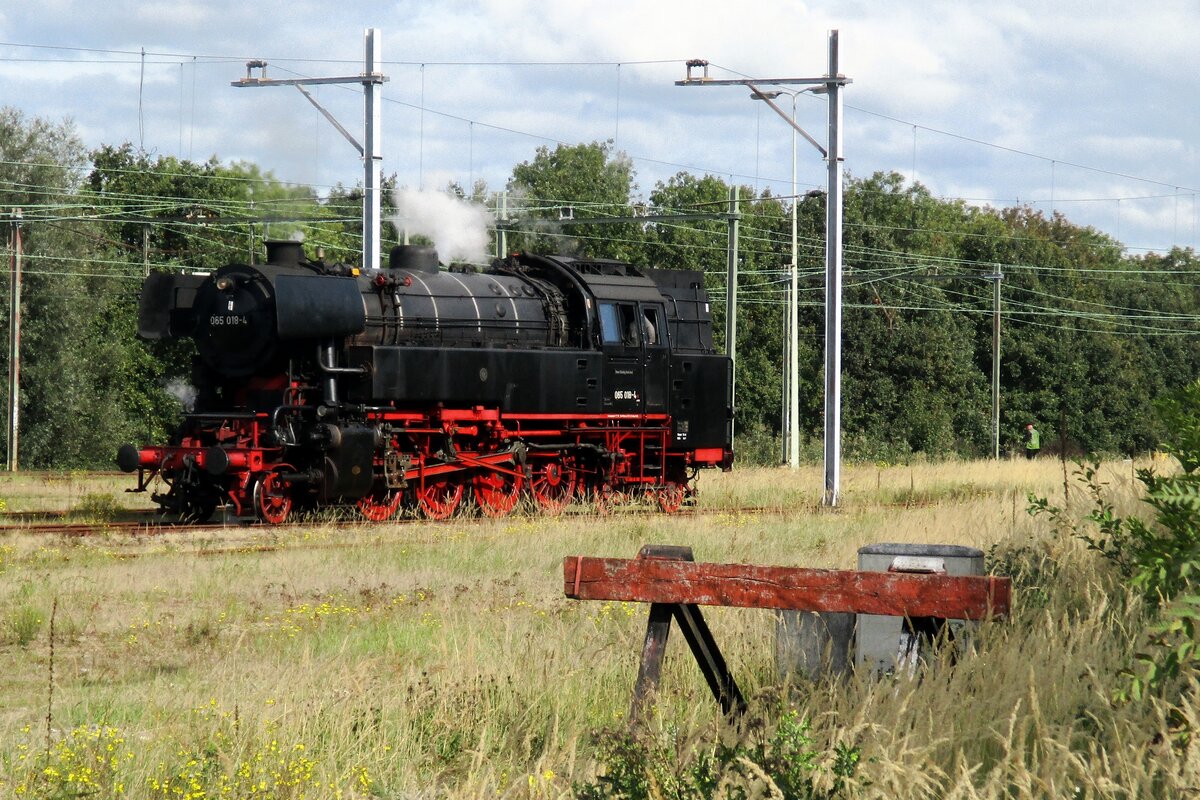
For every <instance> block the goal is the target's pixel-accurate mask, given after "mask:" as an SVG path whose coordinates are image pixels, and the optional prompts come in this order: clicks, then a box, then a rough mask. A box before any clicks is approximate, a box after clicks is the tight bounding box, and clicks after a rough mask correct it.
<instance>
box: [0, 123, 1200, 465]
mask: <svg viewBox="0 0 1200 800" xmlns="http://www.w3.org/2000/svg"><path fill="white" fill-rule="evenodd" d="M635 181H636V174H635V172H634V169H633V166H632V163H631V162H630V160H629V159H628V158H627V157H625V156H624V155H623V154H621V153H618V152H615V151H614V150H613V149H612V147H611V145H610V144H609V143H603V142H593V143H584V144H579V145H574V146H567V145H561V146H558V147H555V148H549V147H541V148H538V149H537V151H536V152H535V153H534V154H533V155H532V157H531V158H530V159H529V160H528V161H525V162H522V163H520V164H517V165H514V167H513V170H512V174H511V177H510V178H509V179H508V180H507V182H506V185H505V186H504V187H503V193H504V197H505V200H504V204H505V207H506V208H507V210H508V216H509V217H510V218H511V219H510V221H509V222H508V223H507V229H508V230H507V238H506V242H505V244H506V246H507V247H508V249H509V250H516V249H529V250H535V251H539V252H566V253H574V254H584V255H590V256H595V257H611V258H621V259H627V260H630V261H633V262H635V263H639V264H643V265H646V266H658V267H669V268H689V269H699V270H702V271H703V272H704V273H705V276H706V282H707V285H708V288H709V291H710V294H711V296H712V300H713V304H712V305H713V310H714V313H715V315H716V332H717V339H718V342H719V345H720V346H721V347H724V346H725V342H724V341H723V339H724V319H725V313H726V309H725V302H724V298H725V283H726V242H727V230H728V226H727V222H726V221H725V220H724V219H720V218H713V219H706V220H700V221H687V222H682V221H681V222H673V221H661V220H660V221H653V222H651V221H646V220H645V219H644V215H638V216H635V209H636V210H643V211H646V212H649V213H652V214H672V213H686V214H689V215H696V214H699V213H713V214H721V213H724V212H726V211H728V200H729V196H730V190H731V188H732V187H731V186H730V185H729V184H728V183H727V182H725V181H723V180H721V179H719V178H716V177H713V176H711V175H703V176H698V175H692V174H689V173H679V174H677V175H675V176H673V177H671V178H670V179H668V180H665V181H661V182H658V183H657V184H656V185H655V186H654V187H653V188H652V189H650V190H649V191H648V192H647V193H645V194H642V193H641V192H640V190H639V188H638V186H637V185H636V183H635ZM386 185H387V187H388V188H394V187H395V185H396V182H395V178H394V177H393V178H391V179H390V180H388V181H387V182H386ZM737 188H738V191H739V193H740V196H741V198H742V202H741V204H740V209H739V210H740V222H739V225H740V237H739V256H738V264H737V268H738V273H739V294H738V298H739V300H738V341H737V343H736V345H737V356H738V395H737V410H736V422H737V429H738V430H739V432H740V435H739V440H738V442H737V449H738V451H739V457H740V458H742V459H744V460H749V461H756V462H760V463H776V462H778V460H779V455H780V454H779V444H778V442H779V436H780V429H781V405H782V402H781V401H782V390H783V364H784V361H785V358H784V347H785V338H786V337H785V333H784V320H785V317H786V306H787V286H788V277H787V276H788V271H789V265H790V259H791V255H790V254H791V221H790V215H791V213H792V203H793V202H795V203H797V204H798V205H797V206H796V212H797V217H798V226H799V227H798V230H799V234H798V240H799V243H800V249H799V271H800V274H801V279H800V291H799V315H800V323H799V331H798V335H799V345H798V354H799V358H800V363H801V370H800V372H801V374H800V395H801V407H800V414H799V420H800V423H801V429H802V431H803V435H804V437H805V438H806V440H807V442H808V448H807V451H808V452H811V453H812V454H813V455H814V457H816V456H817V454H819V452H820V437H821V432H822V428H823V425H822V387H823V381H824V379H823V374H822V370H823V361H824V357H823V348H824V341H823V339H824V311H823V302H822V297H823V291H824V278H823V262H824V255H823V250H824V242H823V230H824V213H825V209H824V198H823V197H820V196H817V197H801V198H797V199H793V198H789V197H776V196H772V195H771V194H770V193H769V192H757V193H756V192H755V191H754V189H753V187H748V186H740V187H737ZM446 191H447V192H448V193H449V194H452V195H455V196H457V197H459V198H460V199H461V200H462V201H463V202H469V203H475V204H478V205H481V206H485V207H487V208H489V209H490V210H492V211H493V212H495V211H496V210H497V208H496V206H497V204H498V203H499V202H500V201H499V199H498V198H499V196H500V193H499V192H496V191H491V190H489V187H487V186H486V185H485V184H483V183H481V182H479V183H476V185H474V186H472V187H470V188H469V190H468V189H464V188H463V187H461V186H457V185H451V186H449V187H446ZM845 198H846V199H845V278H844V289H845V292H844V304H845V306H844V312H843V384H842V385H843V389H842V391H843V412H842V414H843V429H844V435H845V452H846V455H847V457H848V458H852V459H856V458H861V459H888V460H902V459H905V458H908V457H911V456H912V455H914V454H924V455H926V456H928V457H932V458H942V457H949V456H955V455H957V456H963V457H975V456H983V455H987V454H988V453H989V452H990V447H991V445H990V442H991V374H992V372H991V369H992V368H991V359H992V312H991V302H992V301H991V297H992V283H991V282H990V281H989V280H988V279H985V278H984V276H985V275H987V274H991V273H993V272H995V271H996V270H1001V271H1002V272H1003V275H1004V278H1003V281H1002V284H1001V287H1002V300H1003V302H1002V317H1003V337H1002V358H1001V364H1000V371H1001V389H1000V391H1001V429H1002V443H1003V447H1005V448H1006V449H1008V448H1013V447H1015V446H1016V443H1017V441H1018V438H1019V433H1020V428H1021V427H1023V426H1024V424H1025V423H1026V422H1034V423H1035V424H1037V425H1038V427H1039V428H1040V429H1041V430H1042V431H1043V440H1044V443H1045V444H1046V445H1047V446H1046V448H1045V449H1046V450H1048V451H1054V450H1056V449H1057V448H1066V449H1067V450H1069V451H1071V452H1089V451H1090V452H1109V453H1114V454H1115V453H1135V452H1139V451H1145V450H1148V449H1151V448H1153V447H1156V446H1157V445H1158V443H1159V441H1160V438H1161V434H1160V427H1159V422H1158V420H1157V418H1156V417H1155V415H1154V413H1153V411H1152V406H1151V403H1150V402H1149V400H1151V399H1153V398H1155V397H1158V396H1161V395H1165V394H1167V393H1168V392H1170V391H1172V390H1175V389H1178V388H1179V387H1182V386H1184V385H1186V384H1188V383H1189V382H1190V381H1192V380H1194V379H1195V378H1196V377H1197V376H1198V374H1200V372H1198V369H1197V367H1198V366H1200V344H1198V338H1197V333H1198V332H1200V325H1198V322H1200V302H1198V300H1200V294H1198V291H1200V288H1198V287H1200V284H1198V283H1197V281H1196V280H1195V278H1194V276H1195V275H1196V274H1197V270H1198V264H1197V259H1196V256H1195V253H1194V252H1193V251H1192V250H1190V249H1187V250H1184V249H1176V250H1172V251H1171V252H1170V253H1167V254H1165V255H1163V254H1158V255H1155V254H1151V255H1145V256H1140V257H1134V256H1130V255H1128V254H1126V253H1125V252H1124V250H1123V248H1122V247H1121V245H1120V244H1119V243H1118V242H1116V241H1114V240H1113V239H1112V238H1110V237H1108V236H1107V235H1105V234H1103V233H1101V232H1098V231H1096V230H1093V229H1090V228H1084V227H1080V226H1076V225H1073V224H1072V223H1071V222H1070V221H1069V220H1067V219H1065V218H1063V217H1062V216H1059V215H1054V216H1052V217H1046V216H1045V215H1043V214H1041V213H1038V212H1035V211H1033V210H1031V209H1029V208H1024V207H1021V208H1003V209H996V208H986V207H976V206H969V205H967V204H965V203H962V202H960V201H947V200H942V199H938V198H936V197H933V196H932V195H931V194H930V192H929V191H928V190H927V189H925V188H924V187H923V186H921V185H919V184H915V185H914V184H909V183H906V182H905V181H904V179H903V178H902V177H901V176H899V175H896V174H875V175H871V176H868V177H854V176H851V177H849V178H847V183H846V192H845ZM390 203H391V197H390V193H387V195H386V199H385V219H386V217H387V213H388V211H387V207H390ZM0 213H2V214H3V215H4V216H5V217H6V219H8V224H6V225H5V226H4V227H5V231H6V236H5V240H6V241H11V236H12V230H13V218H14V216H15V215H16V214H18V213H19V214H20V225H21V232H22V244H23V250H24V257H23V273H24V285H23V302H22V316H23V321H22V329H23V341H22V373H21V374H22V384H21V386H22V388H21V420H22V426H21V440H20V445H21V464H22V466H24V467H30V468H34V467H39V468H72V467H96V466H109V465H111V463H112V457H113V452H114V451H115V448H116V446H117V445H118V444H119V443H121V442H123V441H158V440H161V439H163V438H164V437H165V436H166V434H167V431H168V430H169V429H170V428H171V426H173V425H174V424H175V421H176V420H177V418H178V415H179V414H180V412H181V410H182V403H183V402H186V398H185V397H183V396H182V393H181V392H180V391H177V390H178V389H180V388H181V387H184V386H185V385H186V381H187V377H188V374H189V372H190V361H191V356H190V353H189V352H187V349H186V347H183V346H181V345H179V344H178V343H163V342H154V343H151V342H145V341H142V340H140V339H138V338H137V337H136V335H135V334H136V311H137V297H138V291H139V288H140V283H141V280H142V278H143V277H144V276H145V274H146V273H147V272H148V271H149V270H152V269H154V270H160V269H170V270H210V269H214V268H216V267H218V266H220V265H222V264H225V263H228V262H231V261H239V262H246V261H250V260H257V259H261V258H262V257H263V256H262V243H263V241H264V240H267V239H283V238H303V239H304V241H305V242H306V247H307V248H308V250H309V252H310V255H312V256H316V255H322V256H323V257H325V258H327V259H330V260H346V261H357V260H358V257H359V252H360V246H361V234H362V228H361V188H360V187H349V188H347V187H342V186H338V187H335V188H334V189H333V190H331V191H329V192H328V193H327V194H326V195H325V196H319V195H318V194H317V193H316V192H315V191H313V190H312V189H311V188H310V187H305V186H296V185H291V184H288V183H286V182H284V181H280V180H278V179H277V178H275V177H274V176H273V175H272V174H270V173H268V172H264V171H262V170H261V169H260V168H259V167H258V166H257V165H254V164H250V163H245V162H235V163H223V162H221V161H220V160H219V159H217V158H215V157H214V158H212V159H210V160H208V161H206V162H203V163H197V162H192V161H183V160H179V159H176V158H173V157H170V156H154V155H150V154H147V153H145V152H141V151H138V150H137V149H135V148H133V147H132V146H130V145H128V144H124V145H110V146H103V147H101V148H99V149H97V150H94V151H91V152H89V151H87V149H86V148H85V147H84V146H83V144H82V142H81V141H80V140H79V138H78V136H77V135H76V133H75V132H74V130H73V128H72V126H71V125H70V124H69V123H53V122H49V121H46V120H42V119H31V118H27V117H26V116H24V115H23V114H21V113H20V112H19V111H17V110H15V109H11V108H4V109H0ZM572 215H573V216H574V217H575V219H593V220H594V219H599V218H612V217H623V218H628V221H627V222H621V223H619V224H603V225H602V224H590V225H589V224H573V223H571V222H564V221H563V219H562V218H563V217H569V216H572ZM403 235H404V234H403V232H402V231H399V230H397V229H396V227H395V226H394V225H392V224H390V223H389V224H387V225H385V229H384V246H385V247H388V246H390V245H391V244H392V243H395V242H396V241H398V240H399V239H400V237H401V236H403ZM7 252H8V254H9V257H10V258H11V249H10V250H9V251H7ZM6 260H7V259H6ZM11 289H12V287H11V286H10V285H9V275H8V270H4V275H3V278H2V279H0V291H3V293H4V296H5V298H8V297H9V296H10V292H11ZM8 316H9V312H8V303H7V302H6V303H4V304H3V307H2V309H0V317H3V323H4V325H5V328H7V327H8V323H9V319H8ZM0 361H2V362H3V363H2V364H0V368H2V369H3V370H4V371H5V372H7V369H8V366H9V365H8V356H7V350H6V351H5V353H4V355H3V357H2V358H0Z"/></svg>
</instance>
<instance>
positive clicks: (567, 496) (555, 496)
mask: <svg viewBox="0 0 1200 800" xmlns="http://www.w3.org/2000/svg"><path fill="white" fill-rule="evenodd" d="M577 481H578V474H577V473H576V471H575V468H574V467H571V466H569V465H567V464H563V463H561V462H558V461H547V462H546V463H545V464H542V465H541V466H540V467H538V468H537V469H535V470H534V471H533V479H532V480H531V481H530V485H529V488H530V491H531V492H532V493H533V499H534V502H536V503H537V504H538V508H540V509H541V510H542V511H543V512H545V513H547V514H551V515H553V514H558V513H560V512H561V511H562V510H563V509H564V508H566V506H567V503H570V502H571V498H572V497H574V495H575V484H576V482H577Z"/></svg>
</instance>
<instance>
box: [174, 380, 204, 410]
mask: <svg viewBox="0 0 1200 800" xmlns="http://www.w3.org/2000/svg"><path fill="white" fill-rule="evenodd" d="M166 389H167V394H169V395H171V397H174V398H175V399H176V400H178V401H179V402H180V403H181V404H182V405H183V410H184V411H192V410H194V409H195V408H196V395H198V394H199V392H197V391H196V387H194V386H192V385H191V384H189V383H188V382H187V381H185V380H182V379H180V378H173V379H172V380H171V381H170V382H169V383H168V384H167V386H166Z"/></svg>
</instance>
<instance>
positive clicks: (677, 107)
mask: <svg viewBox="0 0 1200 800" xmlns="http://www.w3.org/2000/svg"><path fill="white" fill-rule="evenodd" d="M368 27H376V28H379V29H380V31H381V36H382V52H383V60H384V72H385V73H386V74H387V75H388V77H389V78H390V81H389V82H388V83H387V84H385V86H384V105H383V154H384V162H383V163H384V170H385V172H388V173H391V172H395V173H397V174H398V176H399V178H400V181H401V183H402V184H406V185H409V186H413V187H425V188H433V189H437V188H442V187H444V186H445V185H446V183H447V182H448V181H451V180H453V181H458V182H459V183H461V184H463V185H467V184H469V183H471V182H472V181H474V180H479V179H482V180H484V181H486V182H487V184H488V186H489V187H490V188H492V189H499V188H503V185H504V182H505V180H506V179H507V177H508V175H509V174H510V172H511V169H512V166H513V165H514V164H516V163H519V162H521V161H524V160H528V159H530V158H532V157H533V155H534V153H535V151H536V149H537V148H538V147H539V146H542V145H548V146H551V147H553V146H554V145H555V144H556V143H559V142H562V143H569V144H574V143H578V142H591V141H603V140H610V139H611V140H613V141H614V142H615V144H616V147H617V148H618V149H619V150H621V151H623V152H625V153H627V154H628V155H629V157H630V158H631V159H632V160H633V164H634V168H635V170H636V173H637V181H638V185H639V187H640V190H641V192H642V193H643V194H644V193H647V192H648V191H649V190H650V189H652V188H653V186H654V184H655V183H657V182H658V181H661V180H665V179H666V178H668V177H670V176H671V175H673V174H675V173H677V172H679V171H683V170H687V171H690V172H694V173H704V172H709V173H713V174H716V175H720V176H722V177H724V178H726V179H729V178H731V177H732V178H733V179H735V180H737V181H738V182H739V183H742V184H748V185H754V186H757V187H758V188H759V189H762V188H768V187H769V188H770V189H771V190H772V191H773V192H776V193H778V194H791V134H790V129H789V128H788V127H787V126H786V124H785V123H784V122H783V121H782V120H780V119H779V118H777V117H776V116H775V115H774V114H773V112H771V111H770V109H768V108H766V107H764V104H762V103H758V102H752V101H751V100H750V98H749V93H748V91H747V90H745V89H743V88H740V87H705V88H695V87H677V86H675V85H674V82H675V81H676V80H679V79H681V78H683V77H684V75H685V66H684V62H685V61H686V60H687V59H690V58H703V59H707V60H708V61H709V62H710V63H711V65H712V66H711V67H710V75H711V76H712V77H714V78H740V77H753V78H771V77H776V78H780V77H812V76H819V75H822V74H824V73H825V71H826V68H827V64H828V46H827V32H828V31H829V30H830V29H834V28H836V29H838V30H839V31H840V42H841V71H842V72H843V73H844V74H845V75H846V76H847V77H849V78H851V79H852V80H853V84H852V85H851V86H850V87H849V88H848V89H847V91H846V95H845V103H846V112H845V134H844V136H845V142H844V147H845V155H846V168H847V170H848V171H849V172H850V173H851V174H853V175H857V176H866V175H869V174H871V173H872V172H874V171H876V170H893V171H896V172H898V173H900V174H902V175H903V176H905V178H907V179H911V178H913V177H915V178H916V179H917V180H919V181H921V182H922V183H924V184H925V185H926V186H928V187H929V188H930V190H931V191H932V192H933V193H934V194H935V195H938V196H941V197H946V198H961V199H964V200H966V201H967V202H970V203H977V204H990V205H993V206H1007V205H1015V204H1025V205H1030V206H1032V207H1034V208H1037V209H1040V210H1042V211H1045V212H1050V211H1057V212H1060V213H1062V214H1064V215H1066V216H1067V217H1068V218H1070V219H1071V220H1073V221H1075V222H1078V223H1080V224H1090V225H1094V226H1095V227H1097V228H1099V229H1101V230H1103V231H1105V232H1107V233H1110V234H1112V235H1113V236H1116V237H1118V238H1119V239H1120V240H1121V241H1123V242H1124V243H1125V244H1126V245H1127V246H1128V248H1129V250H1130V252H1132V253H1141V252H1145V251H1146V250H1158V251H1161V250H1165V249H1168V248H1170V247H1172V246H1175V245H1179V246H1185V247H1192V246H1195V244H1196V241H1197V224H1198V222H1200V219H1198V213H1200V212H1198V208H1197V204H1196V196H1197V194H1200V155H1198V153H1197V145H1196V141H1197V136H1196V134H1197V131H1200V124H1198V123H1200V103H1198V102H1197V100H1198V98H1200V55H1198V54H1200V48H1197V47H1196V45H1195V41H1196V38H1197V36H1198V35H1200V3H1197V2H1194V0H1146V1H1145V2H1142V3H1140V4H1133V3H1128V2H1122V3H1119V4H1118V3H1114V2H1109V0H1088V1H1087V2H1077V1H1076V0H1069V1H1068V2H1053V0H1036V2H1035V1H1034V0H1009V1H1008V2H989V3H985V2H974V1H973V0H922V2H919V3H916V2H913V3H904V2H896V0H857V2H855V1H854V0H840V1H838V2H835V0H811V1H810V2H798V1H797V0H750V1H749V2H746V3H731V2H713V0H689V1H688V2H676V0H657V1H656V2H647V0H613V1H612V2H575V1H573V0H558V1H557V2H550V0H541V2H538V1H537V0H477V1H476V2H466V1H465V0H464V1H461V2H460V1H456V0H444V1H443V2H433V0H424V1H423V2H416V1H413V0H372V1H371V2H363V1H362V0H343V1H342V2H339V3H327V2H316V0H290V1H289V2H286V3H284V2H278V0H254V2H246V0H240V2H232V1H231V0H107V1H106V2H91V1H89V0H37V2H32V1H31V0H6V2H5V3H4V4H3V5H2V6H0V76H2V78H0V80H2V81H3V85H4V93H3V97H2V99H0V102H2V103H5V104H8V105H12V106H15V107H17V108H19V109H21V110H22V111H24V112H25V113H27V114H30V115H37V116H42V117H47V118H50V119H53V120H61V119H63V118H70V119H71V120H73V121H74V124H75V125H76V127H77V130H78V132H79V134H80V136H81V137H82V138H83V139H84V141H85V142H86V143H87V144H88V145H89V146H97V145H100V144H105V143H111V144H119V143H121V142H125V141H129V142H132V143H133V144H134V145H141V146H142V147H144V148H145V149H146V150H147V151H150V152H151V153H159V154H164V155H175V156H181V157H184V158H194V159H206V158H208V157H210V156H213V155H216V156H217V157H218V158H220V159H221V160H223V161H230V160H237V159H245V160H249V161H253V162H255V163H258V164H259V165H261V166H263V167H264V168H266V169H269V170H271V171H273V172H274V173H275V175H276V176H277V177H279V178H281V179H283V180H286V181H289V182H293V183H304V184H313V185H316V186H317V187H319V190H323V187H327V186H329V185H332V184H335V183H338V182H341V183H344V184H353V183H355V182H357V181H360V180H361V174H362V172H361V166H360V164H359V160H358V156H357V154H356V153H355V151H354V150H353V149H352V148H351V146H350V145H349V144H348V143H347V142H346V141H345V140H344V139H342V137H341V135H340V134H338V133H337V132H336V131H335V130H334V129H333V128H332V127H331V126H330V125H329V124H328V123H327V122H325V121H324V120H323V119H322V118H321V117H320V116H319V115H318V113H317V112H316V110H315V109H313V108H312V106H310V105H309V104H308V103H307V102H306V101H305V100H304V98H303V97H301V96H300V94H299V93H298V92H296V90H294V89H290V88H282V87H281V88H260V89H236V88H232V87H231V86H230V81H232V80H235V79H237V78H239V77H241V76H242V75H244V74H245V67H244V62H245V61H246V60H248V59H251V58H261V59H266V60H267V61H269V62H270V67H269V68H268V76H269V77H295V76H336V75H354V74H357V73H358V72H359V71H360V70H361V69H362V58H363V31H364V29H365V28H368ZM143 50H144V53H145V54H144V56H143ZM313 91H314V94H315V95H316V96H317V97H318V99H319V100H320V101H321V102H322V104H324V105H325V106H326V107H328V108H329V109H330V111H332V112H333V113H334V115H335V116H337V117H338V118H339V119H340V120H341V121H342V122H343V124H344V125H346V127H347V128H349V129H350V130H351V131H352V132H353V133H354V134H355V135H356V136H360V135H361V130H362V115H363V110H362V109H363V104H362V94H361V87H338V86H324V87H316V88H314V90H313ZM779 102H781V103H782V104H784V105H785V107H786V108H788V109H789V110H790V107H791V100H790V99H789V98H787V97H783V98H781V100H780V101H779ZM796 112H797V117H798V120H799V121H800V123H801V124H802V125H803V126H804V127H805V128H806V129H808V130H809V131H811V132H812V133H813V134H814V135H816V137H817V138H818V139H820V140H824V138H825V133H824V124H825V115H826V106H825V103H824V101H823V100H822V99H820V98H813V97H811V96H808V95H804V96H801V97H799V98H798V99H797V101H796ZM798 153H799V161H798V163H799V166H798V171H799V178H798V181H799V191H800V192H804V191H807V190H808V189H810V188H814V187H818V186H821V185H823V183H824V165H823V163H822V161H821V159H820V156H819V154H818V153H817V152H816V151H815V150H814V149H812V148H811V147H810V146H809V145H807V144H806V143H804V142H803V141H801V142H800V145H799V151H798Z"/></svg>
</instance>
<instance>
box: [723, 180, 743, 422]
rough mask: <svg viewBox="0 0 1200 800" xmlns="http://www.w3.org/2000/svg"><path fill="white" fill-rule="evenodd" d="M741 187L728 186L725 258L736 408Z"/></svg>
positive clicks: (732, 405)
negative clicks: (727, 223) (727, 233)
mask: <svg viewBox="0 0 1200 800" xmlns="http://www.w3.org/2000/svg"><path fill="white" fill-rule="evenodd" d="M740 194H741V188H740V187H739V186H737V185H736V184H735V185H733V186H730V187H729V240H728V244H727V246H726V251H725V252H726V258H725V269H726V273H725V274H726V278H725V354H726V355H728V356H729V363H730V369H729V371H730V379H729V397H728V398H727V399H728V406H729V408H731V409H736V408H737V291H738V274H737V259H738V221H739V220H740V219H741V214H740V213H739V211H740V209H739V205H740V204H741V198H740ZM733 434H734V421H733V417H730V418H729V443H730V444H731V445H732V444H733Z"/></svg>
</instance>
